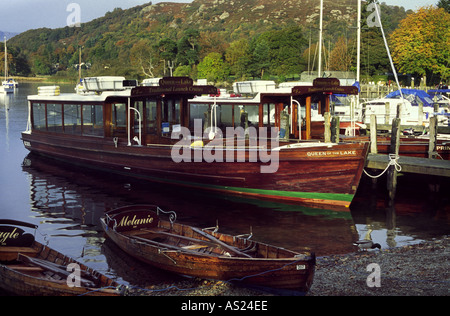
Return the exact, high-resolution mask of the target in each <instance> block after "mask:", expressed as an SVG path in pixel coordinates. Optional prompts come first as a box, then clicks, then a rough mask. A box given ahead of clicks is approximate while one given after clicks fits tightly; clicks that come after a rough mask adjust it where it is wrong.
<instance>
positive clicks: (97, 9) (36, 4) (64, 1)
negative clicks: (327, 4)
mask: <svg viewBox="0 0 450 316" xmlns="http://www.w3.org/2000/svg"><path fill="white" fill-rule="evenodd" d="M164 1H165V2H192V0H164ZM230 1H231V0H230ZM317 1H319V0H317ZM149 2H153V3H157V2H162V1H161V0H153V1H151V0H11V1H8V0H1V4H0V30H1V31H4V32H14V33H21V32H24V31H26V30H29V29H36V28H40V27H48V28H58V27H65V26H67V24H68V20H69V22H72V23H73V22H76V21H78V20H77V17H78V16H79V18H80V19H81V23H84V22H89V21H91V20H93V19H96V18H98V17H101V16H104V15H105V13H106V12H108V11H113V10H114V8H122V9H128V8H131V7H134V6H137V5H141V4H144V3H149ZM379 2H385V3H387V4H388V5H397V6H403V7H404V8H405V9H411V10H416V9H417V8H418V7H421V6H426V5H436V4H437V3H438V0H380V1H379ZM71 3H76V4H77V5H78V7H77V6H75V7H73V6H69V5H70V4H71ZM355 3H356V1H355ZM77 8H78V9H77Z"/></svg>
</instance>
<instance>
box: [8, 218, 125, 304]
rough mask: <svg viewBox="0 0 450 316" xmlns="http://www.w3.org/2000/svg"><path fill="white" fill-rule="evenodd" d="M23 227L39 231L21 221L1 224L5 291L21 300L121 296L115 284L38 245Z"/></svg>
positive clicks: (91, 270)
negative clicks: (51, 297)
mask: <svg viewBox="0 0 450 316" xmlns="http://www.w3.org/2000/svg"><path fill="white" fill-rule="evenodd" d="M18 226H20V227H18ZM22 227H27V228H34V229H37V226H36V225H33V224H29V223H25V222H21V221H15V220H0V288H1V289H2V290H4V291H6V292H8V293H11V294H14V295H22V296H38V295H39V296H47V295H48V296H66V295H94V296H117V295H120V291H119V289H118V286H119V285H118V284H117V283H116V282H115V281H113V280H111V279H110V278H108V277H106V276H104V275H103V274H101V273H99V272H97V271H95V270H93V269H91V268H89V267H87V266H85V265H83V264H82V263H80V262H77V261H75V260H73V259H71V258H69V257H67V256H65V255H63V254H61V253H59V252H58V251H56V250H53V249H51V248H49V247H48V246H45V245H43V244H41V243H39V242H37V241H35V240H34V236H33V235H32V234H30V233H27V232H25V231H24V230H23V229H22Z"/></svg>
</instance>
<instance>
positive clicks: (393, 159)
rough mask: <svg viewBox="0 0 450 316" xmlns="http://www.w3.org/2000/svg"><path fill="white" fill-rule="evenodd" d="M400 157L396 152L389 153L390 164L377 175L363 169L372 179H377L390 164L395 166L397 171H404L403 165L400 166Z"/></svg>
mask: <svg viewBox="0 0 450 316" xmlns="http://www.w3.org/2000/svg"><path fill="white" fill-rule="evenodd" d="M399 158H400V156H398V155H396V154H389V162H388V165H387V166H386V168H385V169H384V170H383V172H382V173H380V174H379V175H377V176H373V175H371V174H369V173H368V172H367V171H366V169H363V171H364V173H365V174H366V175H367V176H369V177H370V178H372V179H376V178H379V177H381V176H382V175H383V174H384V173H385V172H386V171H387V170H388V169H389V167H390V166H394V168H395V170H397V172H400V171H402V166H400V164H399V163H398V159H399Z"/></svg>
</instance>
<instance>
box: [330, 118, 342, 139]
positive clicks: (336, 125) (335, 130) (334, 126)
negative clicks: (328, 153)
mask: <svg viewBox="0 0 450 316" xmlns="http://www.w3.org/2000/svg"><path fill="white" fill-rule="evenodd" d="M340 128H341V120H340V119H339V116H333V117H332V118H331V142H332V143H336V144H337V143H339V131H340Z"/></svg>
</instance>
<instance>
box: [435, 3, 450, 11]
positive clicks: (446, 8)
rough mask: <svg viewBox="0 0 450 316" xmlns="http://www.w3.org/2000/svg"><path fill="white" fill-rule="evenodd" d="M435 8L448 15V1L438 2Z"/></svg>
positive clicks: (449, 4)
mask: <svg viewBox="0 0 450 316" xmlns="http://www.w3.org/2000/svg"><path fill="white" fill-rule="evenodd" d="M437 6H438V8H442V9H444V10H445V11H447V12H448V13H450V0H439V2H438V4H437Z"/></svg>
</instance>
